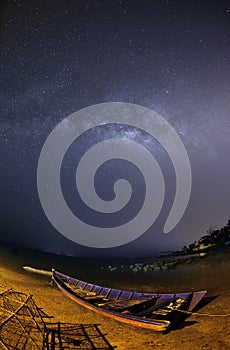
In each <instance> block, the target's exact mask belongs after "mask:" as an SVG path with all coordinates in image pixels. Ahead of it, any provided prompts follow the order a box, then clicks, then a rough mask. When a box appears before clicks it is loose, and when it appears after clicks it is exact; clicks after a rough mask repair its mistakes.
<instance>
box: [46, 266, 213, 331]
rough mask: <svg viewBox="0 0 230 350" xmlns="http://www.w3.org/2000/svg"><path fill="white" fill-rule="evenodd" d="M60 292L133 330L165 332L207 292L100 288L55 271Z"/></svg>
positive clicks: (53, 276)
mask: <svg viewBox="0 0 230 350" xmlns="http://www.w3.org/2000/svg"><path fill="white" fill-rule="evenodd" d="M52 280H53V281H54V282H55V283H56V284H57V286H58V288H59V289H60V290H61V291H62V292H64V293H65V294H66V295H67V296H68V297H70V298H71V299H73V300H74V301H76V302H77V303H78V304H80V305H82V306H85V307H87V308H88V309H90V310H94V311H96V312H98V313H99V314H101V315H104V316H107V317H110V318H112V319H114V320H117V321H120V322H124V323H127V324H129V325H132V326H137V327H142V328H148V329H152V330H155V331H165V330H166V329H167V328H168V327H169V326H170V327H171V326H175V325H177V324H178V322H181V321H182V319H183V320H184V319H185V318H186V317H188V313H187V312H191V311H192V310H193V309H194V307H195V306H196V305H197V304H198V303H199V301H200V300H201V299H202V298H203V297H204V295H205V294H206V293H207V291H199V292H189V293H178V294H156V293H142V292H130V291H125V290H119V289H113V288H106V287H101V286H98V285H95V284H92V283H88V282H85V281H81V280H79V279H76V278H73V277H70V276H67V275H64V274H63V273H60V272H58V271H55V270H54V269H53V270H52Z"/></svg>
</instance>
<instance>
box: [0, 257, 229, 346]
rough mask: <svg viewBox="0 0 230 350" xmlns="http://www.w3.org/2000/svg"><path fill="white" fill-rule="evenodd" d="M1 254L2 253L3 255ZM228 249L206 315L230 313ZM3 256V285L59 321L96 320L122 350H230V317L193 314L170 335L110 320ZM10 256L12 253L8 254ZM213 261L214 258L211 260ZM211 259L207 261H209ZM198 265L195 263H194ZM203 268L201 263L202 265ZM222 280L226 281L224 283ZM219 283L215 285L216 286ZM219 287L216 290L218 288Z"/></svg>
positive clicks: (0, 267)
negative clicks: (28, 297) (30, 296)
mask: <svg viewBox="0 0 230 350" xmlns="http://www.w3.org/2000/svg"><path fill="white" fill-rule="evenodd" d="M0 257H1V256H0ZM228 257H229V252H228V251H227V253H225V254H222V257H221V258H219V259H218V258H216V257H214V258H212V259H215V261H216V264H215V266H216V269H215V274H214V275H213V278H216V276H219V281H218V283H216V284H214V287H213V289H212V290H211V293H209V294H208V295H209V296H213V295H219V296H218V297H217V298H216V299H215V300H214V301H212V302H211V303H209V304H208V305H206V306H204V307H203V308H202V309H201V310H199V312H202V313H207V314H230V290H229V288H228V286H229V287H230V275H229V261H228ZM5 258H6V256H5V257H4V259H0V285H2V286H4V287H7V288H8V287H9V288H11V287H13V288H14V289H15V290H19V291H23V292H27V293H32V294H33V297H34V300H35V301H36V303H37V305H38V306H40V307H42V308H43V309H44V311H45V312H46V313H47V314H49V315H53V316H54V317H55V320H56V321H62V322H72V323H97V324H100V325H101V326H100V328H101V330H102V331H103V333H106V334H107V339H108V340H109V341H110V343H111V344H112V345H116V346H117V348H118V349H119V350H133V349H137V350H142V349H149V350H150V349H164V350H173V349H176V350H180V349H183V350H198V349H205V350H227V349H230V317H204V316H198V315H191V316H190V317H189V318H188V319H187V320H186V321H185V323H184V324H183V325H182V327H181V328H180V329H177V330H174V331H171V332H170V333H168V334H162V333H160V332H153V331H148V330H144V329H136V328H133V327H129V326H126V325H123V324H120V323H118V322H116V321H113V320H110V319H107V318H105V317H102V316H100V315H97V314H96V313H94V312H92V311H90V310H87V309H85V308H83V307H81V306H79V305H77V304H76V303H74V302H73V301H71V300H69V299H68V298H67V297H65V296H64V295H63V294H62V293H61V292H60V291H59V290H58V289H57V288H56V287H55V286H51V285H50V284H49V278H46V277H37V276H34V275H33V274H30V273H27V272H25V271H23V270H22V269H20V267H19V266H18V268H13V267H12V266H11V264H10V262H9V264H7V263H6V264H3V262H4V261H5ZM7 258H10V255H9V256H7ZM212 261H213V260H212ZM208 263H209V261H208V260H207V261H206V264H208ZM194 268H195V266H194ZM201 268H202V266H201ZM222 282H223V283H222ZM215 286H216V287H215ZM215 289H216V290H215Z"/></svg>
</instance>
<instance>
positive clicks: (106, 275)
mask: <svg viewBox="0 0 230 350" xmlns="http://www.w3.org/2000/svg"><path fill="white" fill-rule="evenodd" d="M229 257H230V249H229V248H226V249H223V250H221V251H216V252H213V253H212V254H211V255H209V256H208V257H205V258H201V259H199V261H198V263H193V264H188V265H183V266H180V267H177V268H175V269H171V270H165V271H153V272H143V271H140V272H132V271H131V270H130V269H125V270H124V271H120V270H115V271H107V270H105V269H101V267H102V266H108V265H112V266H117V265H122V264H124V265H130V264H133V263H135V262H142V261H144V260H142V259H138V260H137V259H135V260H134V259H116V260H115V259H111V260H108V259H107V260H105V259H103V260H100V259H92V260H91V259H77V258H70V257H64V256H57V255H52V254H45V253H39V252H29V251H24V250H22V249H18V250H12V249H10V248H7V247H5V246H3V247H2V246H0V264H1V265H3V266H7V267H9V268H11V269H13V270H16V271H17V272H19V273H28V272H25V271H24V270H23V269H22V266H25V265H29V266H32V267H36V268H41V269H45V270H51V268H52V267H54V268H55V269H56V270H59V271H61V272H63V273H66V274H69V275H71V276H74V277H77V278H80V279H83V280H86V281H90V282H93V283H97V284H100V285H104V286H108V287H114V288H118V289H126V290H139V291H146V292H148V291H149V292H150V291H152V292H154V291H156V292H165V293H167V292H183V291H184V292H185V291H193V290H203V289H207V290H208V291H209V294H213V295H214V294H222V293H226V291H228V290H229V288H230V260H229ZM146 260H147V261H150V259H146ZM31 277H32V278H34V279H36V281H37V280H38V279H41V280H44V278H46V279H47V277H44V276H40V275H34V276H32V274H31Z"/></svg>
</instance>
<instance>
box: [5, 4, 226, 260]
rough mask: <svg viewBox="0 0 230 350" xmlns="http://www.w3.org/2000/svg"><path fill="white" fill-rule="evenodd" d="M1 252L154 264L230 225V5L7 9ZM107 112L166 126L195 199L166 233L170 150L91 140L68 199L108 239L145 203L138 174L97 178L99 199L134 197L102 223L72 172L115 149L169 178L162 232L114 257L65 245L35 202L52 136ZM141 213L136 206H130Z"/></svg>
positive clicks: (107, 171)
mask: <svg viewBox="0 0 230 350" xmlns="http://www.w3.org/2000/svg"><path fill="white" fill-rule="evenodd" d="M0 18H1V21H0V26H1V32H0V40H1V42H0V44H1V49H0V50H1V52H0V67H1V68H0V105H1V109H0V147H1V148H0V156H1V171H0V204H1V231H0V240H1V241H4V242H8V243H13V244H15V245H18V246H26V247H30V248H35V249H39V250H44V251H52V252H59V253H64V254H71V255H76V256H97V257H102V256H103V257H104V256H107V257H109V256H125V257H130V256H148V255H151V254H154V253H155V252H159V251H165V250H169V249H177V248H182V246H184V245H185V244H189V243H191V242H193V241H194V240H197V239H199V237H200V236H202V235H204V234H205V232H206V230H208V228H209V227H220V226H223V225H224V224H225V223H226V222H227V219H229V217H230V210H229V209H230V202H229V198H230V186H229V172H230V157H229V153H230V152H229V151H230V136H229V135H230V83H229V82H230V3H229V1H224V0H219V1H208V0H207V1H204V0H201V1H191V0H188V1H173V0H168V1H165V0H159V1H150V0H149V1H147V0H144V1H131V0H130V1H115V0H114V1H109V0H108V1H70V0H69V1H33V0H31V1H26V0H25V1H20V0H15V1H13V0H5V1H3V2H2V6H1V17H0ZM103 102H129V103H135V104H138V105H141V106H143V107H146V108H149V109H151V110H153V111H155V112H157V113H158V114H159V115H161V116H162V117H163V118H165V119H166V120H167V121H168V122H169V123H170V124H171V125H172V126H173V128H174V129H175V130H176V132H177V133H178V135H179V136H180V138H181V140H182V142H183V144H184V146H185V148H186V150H187V152H188V156H189V159H190V163H191V169H192V191H191V197H190V201H189V204H188V207H187V209H186V211H185V214H184V216H183V217H182V219H181V221H180V222H179V224H178V225H177V226H176V227H175V228H174V230H173V231H172V232H170V233H168V234H164V233H163V227H164V223H165V221H166V218H167V215H168V212H169V210H170V207H171V206H172V201H173V197H174V195H175V174H174V172H173V168H172V164H171V162H170V159H169V157H168V155H167V153H166V152H165V150H164V149H163V148H162V146H161V145H160V144H159V143H158V142H157V141H156V140H154V139H152V138H150V136H149V135H147V134H145V133H144V132H143V131H141V130H137V129H133V128H132V127H128V126H123V125H112V124H109V125H103V126H101V127H97V128H95V129H93V130H89V131H87V132H86V133H84V134H83V135H82V136H81V137H80V138H79V139H78V140H76V142H74V143H73V144H72V145H71V147H70V148H69V150H68V152H67V153H66V156H65V158H64V159H63V164H62V169H61V184H62V190H63V193H64V196H65V199H66V201H67V202H68V205H69V207H70V208H71V210H72V211H73V212H74V214H76V215H78V216H79V217H80V218H81V219H82V220H83V221H84V220H85V221H86V222H88V223H90V224H91V225H97V226H99V227H102V228H105V227H109V226H119V225H120V224H122V223H124V222H127V221H128V220H130V218H131V217H133V216H135V215H136V213H137V212H138V210H140V208H141V206H142V203H143V201H144V196H145V183H144V179H143V176H142V174H141V172H140V171H139V170H138V169H137V168H136V167H135V165H133V164H131V163H130V162H125V161H123V160H119V159H115V160H113V161H112V160H111V161H109V162H107V163H106V164H104V165H103V166H102V167H100V168H99V169H98V172H97V174H96V177H95V188H96V190H97V193H98V195H99V196H101V198H103V199H105V200H107V201H108V200H111V199H112V198H113V191H112V190H111V188H112V186H113V183H114V181H116V180H117V179H119V178H126V179H127V180H128V181H129V182H130V184H131V186H132V188H133V194H132V197H131V201H130V203H128V205H127V207H126V208H124V211H122V212H121V213H119V215H116V214H111V215H110V216H109V214H106V215H104V217H103V214H99V213H97V212H95V211H92V210H91V209H89V208H87V207H86V206H84V203H82V201H81V200H80V199H79V198H78V197H79V196H78V192H77V190H76V184H75V183H74V181H75V177H74V176H75V174H76V166H77V165H76V164H77V162H79V160H80V159H81V157H82V155H83V154H84V152H86V151H87V150H88V149H89V148H90V147H92V146H93V145H94V144H96V143H97V142H99V141H102V140H104V139H106V138H107V137H111V135H112V137H115V138H116V137H121V138H130V139H131V140H135V141H136V142H138V143H140V144H143V145H145V146H146V147H147V148H148V149H149V151H150V152H152V153H153V155H154V157H155V158H156V159H157V161H158V163H159V165H160V167H161V170H162V173H163V174H164V177H165V183H166V194H165V202H164V205H163V208H162V211H161V213H160V215H159V216H158V218H157V219H156V221H155V222H154V224H153V225H152V226H151V227H150V228H149V229H148V230H147V231H146V232H145V233H144V234H143V235H142V236H140V237H139V238H138V239H136V240H134V241H132V242H131V243H129V244H126V245H123V246H119V247H116V248H111V249H95V248H87V247H84V246H81V245H78V244H76V243H73V242H72V241H70V240H68V239H66V238H65V237H64V236H63V235H61V234H60V233H59V232H58V231H57V230H56V229H55V228H54V227H53V226H52V225H51V224H50V222H49V221H48V219H47V217H46V215H45V213H44V211H43V209H42V206H41V203H40V201H39V196H38V190H37V165H38V160H39V155H40V152H41V150H42V147H43V144H44V142H45V141H46V139H47V137H48V135H49V134H50V133H51V131H52V130H53V129H54V127H55V126H56V125H57V124H58V123H59V122H61V121H62V120H63V119H64V118H66V117H68V116H69V115H70V114H71V113H74V112H75V111H78V110H80V109H82V108H84V107H87V106H90V105H94V104H99V103H103ZM132 203H133V204H132Z"/></svg>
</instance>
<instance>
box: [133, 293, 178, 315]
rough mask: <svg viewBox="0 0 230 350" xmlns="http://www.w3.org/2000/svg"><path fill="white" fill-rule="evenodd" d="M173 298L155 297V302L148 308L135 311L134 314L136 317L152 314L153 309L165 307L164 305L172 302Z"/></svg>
mask: <svg viewBox="0 0 230 350" xmlns="http://www.w3.org/2000/svg"><path fill="white" fill-rule="evenodd" d="M174 300H175V298H174V297H173V298H165V297H159V298H157V299H156V302H155V304H154V305H152V306H150V307H149V308H147V309H145V310H143V311H140V312H138V313H136V314H135V315H136V316H138V317H143V316H145V317H146V316H147V315H150V314H152V313H153V312H154V311H156V310H159V309H161V308H163V307H165V306H166V305H168V304H169V303H171V302H173V301H174Z"/></svg>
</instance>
